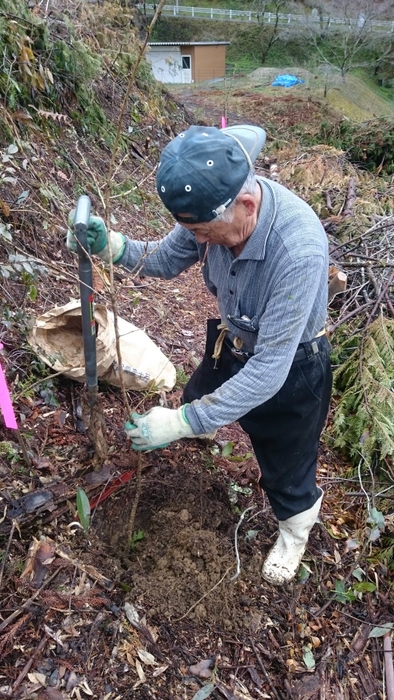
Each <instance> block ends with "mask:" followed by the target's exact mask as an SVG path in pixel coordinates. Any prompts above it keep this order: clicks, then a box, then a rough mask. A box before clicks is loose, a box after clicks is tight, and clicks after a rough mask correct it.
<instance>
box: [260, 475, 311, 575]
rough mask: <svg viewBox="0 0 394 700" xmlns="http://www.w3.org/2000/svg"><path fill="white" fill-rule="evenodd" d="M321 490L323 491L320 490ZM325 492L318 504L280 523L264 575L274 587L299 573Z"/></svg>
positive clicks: (264, 568)
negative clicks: (277, 535)
mask: <svg viewBox="0 0 394 700" xmlns="http://www.w3.org/2000/svg"><path fill="white" fill-rule="evenodd" d="M320 490H321V489H320ZM322 499H323V491H322V492H321V496H320V498H318V500H317V501H316V503H315V504H314V505H313V506H312V508H309V510H304V511H303V512H302V513H298V514H297V515H293V517H292V518H288V519H287V520H280V521H279V537H278V539H277V540H276V542H275V544H274V546H273V547H272V549H271V550H270V552H269V554H268V556H267V559H266V560H265V562H264V566H263V570H262V575H263V578H265V580H266V581H269V583H272V584H273V585H274V586H280V585H282V584H283V583H287V582H288V581H291V580H292V579H293V578H294V576H295V575H296V573H297V571H298V567H299V565H300V564H301V559H302V557H303V555H304V552H305V549H306V545H307V543H308V537H309V533H310V531H311V529H312V527H313V525H314V524H315V522H316V520H317V517H318V515H319V510H320V506H321V502H322Z"/></svg>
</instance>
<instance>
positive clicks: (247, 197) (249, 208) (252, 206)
mask: <svg viewBox="0 0 394 700" xmlns="http://www.w3.org/2000/svg"><path fill="white" fill-rule="evenodd" d="M238 201H239V202H240V204H242V205H243V206H244V208H245V210H246V215H247V216H253V215H254V214H255V213H256V211H257V209H258V203H257V200H256V197H255V196H254V195H253V194H249V193H248V192H245V193H244V194H241V195H240V196H239V197H238Z"/></svg>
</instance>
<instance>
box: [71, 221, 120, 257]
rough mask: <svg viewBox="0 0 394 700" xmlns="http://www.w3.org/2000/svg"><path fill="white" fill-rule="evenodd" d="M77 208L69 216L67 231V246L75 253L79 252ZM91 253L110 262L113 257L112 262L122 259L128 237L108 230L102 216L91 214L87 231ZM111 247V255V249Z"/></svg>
mask: <svg viewBox="0 0 394 700" xmlns="http://www.w3.org/2000/svg"><path fill="white" fill-rule="evenodd" d="M74 218H75V209H73V210H72V211H71V212H70V214H69V216H68V225H69V229H68V231H67V240H66V246H67V248H68V249H69V250H71V251H73V252H74V253H76V252H77V239H76V238H75V232H74ZM86 235H87V239H88V245H89V248H90V253H91V254H92V255H98V256H99V258H101V260H104V262H106V263H109V261H110V259H111V257H112V262H114V263H115V262H117V261H118V260H120V258H121V257H122V255H123V253H124V249H125V246H126V238H125V237H124V235H123V234H122V233H119V232H118V231H111V230H110V231H108V233H107V229H106V226H105V223H104V220H103V219H102V218H101V216H91V217H90V218H89V224H88V228H87V231H86ZM110 248H111V255H110V253H109V250H110Z"/></svg>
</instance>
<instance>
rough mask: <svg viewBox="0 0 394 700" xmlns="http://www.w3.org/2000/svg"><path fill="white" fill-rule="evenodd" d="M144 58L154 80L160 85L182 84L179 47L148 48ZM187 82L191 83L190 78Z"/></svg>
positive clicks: (182, 75)
mask: <svg viewBox="0 0 394 700" xmlns="http://www.w3.org/2000/svg"><path fill="white" fill-rule="evenodd" d="M146 58H147V60H148V61H149V63H150V64H151V66H152V72H153V75H154V76H155V78H156V80H159V81H160V82H161V83H183V82H185V76H184V74H183V73H182V55H181V49H180V47H179V46H150V47H149V51H148V52H147V54H146ZM188 82H191V77H190V80H189V81H188Z"/></svg>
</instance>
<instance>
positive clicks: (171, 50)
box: [146, 41, 230, 83]
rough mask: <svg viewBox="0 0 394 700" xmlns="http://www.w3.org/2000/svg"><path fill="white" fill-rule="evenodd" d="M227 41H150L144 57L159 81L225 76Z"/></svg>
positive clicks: (198, 80)
mask: <svg viewBox="0 0 394 700" xmlns="http://www.w3.org/2000/svg"><path fill="white" fill-rule="evenodd" d="M229 44H230V42H229V41H160V42H159V41H153V42H150V43H149V44H148V48H149V50H148V51H147V54H146V58H147V60H148V61H149V63H150V64H151V66H152V72H153V75H154V76H155V78H156V80H159V81H160V82H161V83H199V82H200V81H202V80H214V79H215V78H224V76H225V75H226V49H227V46H228V45H229Z"/></svg>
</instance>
